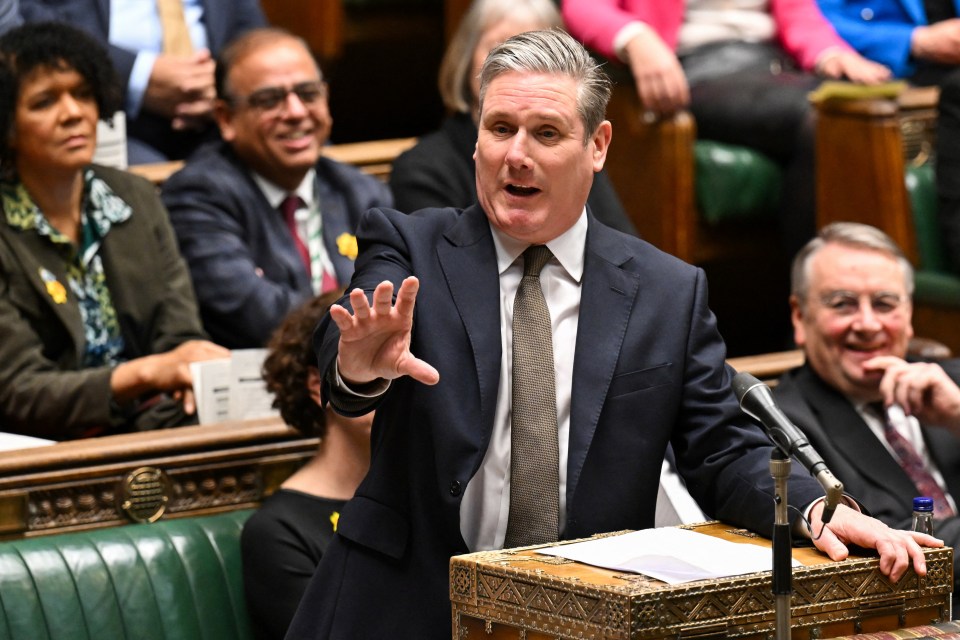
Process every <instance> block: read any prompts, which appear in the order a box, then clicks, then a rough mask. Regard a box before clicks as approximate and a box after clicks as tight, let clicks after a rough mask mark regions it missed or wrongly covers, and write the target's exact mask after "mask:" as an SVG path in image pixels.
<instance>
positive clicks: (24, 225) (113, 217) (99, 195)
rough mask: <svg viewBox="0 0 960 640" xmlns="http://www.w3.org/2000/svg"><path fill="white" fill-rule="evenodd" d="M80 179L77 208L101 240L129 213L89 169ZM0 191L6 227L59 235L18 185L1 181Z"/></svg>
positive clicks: (117, 197)
mask: <svg viewBox="0 0 960 640" xmlns="http://www.w3.org/2000/svg"><path fill="white" fill-rule="evenodd" d="M83 180H84V197H83V203H82V204H81V207H82V208H83V211H82V212H83V214H84V216H85V219H86V220H87V222H86V224H90V225H92V228H93V230H94V231H95V232H96V234H97V235H98V236H99V237H100V238H103V237H105V236H106V235H107V232H109V231H110V227H112V226H113V225H115V224H120V223H121V222H124V221H125V220H127V219H128V218H129V217H130V216H131V214H132V213H133V210H132V209H131V208H130V205H128V204H127V203H126V202H124V201H123V199H122V198H120V197H119V196H118V195H116V194H115V193H114V192H113V190H112V189H111V188H110V185H108V184H107V183H106V182H104V181H103V180H102V179H101V178H98V177H97V176H96V174H95V173H94V172H93V170H92V169H87V170H85V171H84V173H83ZM0 192H2V196H0V197H2V198H3V209H4V213H5V214H6V222H7V224H8V225H10V226H11V227H14V228H16V229H21V230H23V231H30V230H36V231H37V233H38V234H40V235H42V236H50V237H55V238H59V237H60V236H61V235H62V234H60V233H59V232H58V231H56V230H55V229H54V228H53V227H52V226H51V225H50V223H49V222H47V219H46V217H45V216H44V215H43V212H41V211H40V209H39V208H38V207H37V205H36V204H35V203H34V201H33V198H31V197H30V194H29V193H28V192H27V189H26V187H24V186H23V183H22V182H19V181H16V182H4V183H3V186H2V189H0Z"/></svg>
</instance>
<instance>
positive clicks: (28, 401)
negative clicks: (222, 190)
mask: <svg viewBox="0 0 960 640" xmlns="http://www.w3.org/2000/svg"><path fill="white" fill-rule="evenodd" d="M96 171H97V175H98V176H100V177H101V178H103V179H104V180H105V181H106V182H107V184H109V185H110V188H111V189H113V191H114V192H115V193H116V194H117V195H118V196H120V198H122V199H123V200H124V201H125V202H126V203H127V204H129V205H130V207H131V208H132V209H133V214H132V215H131V216H130V218H129V219H128V220H126V221H125V222H122V223H120V224H117V225H114V226H113V227H112V228H111V229H110V232H109V233H108V234H107V236H106V238H105V240H104V242H103V246H102V247H101V249H100V256H101V259H102V260H103V269H104V273H105V275H106V280H107V287H108V288H109V289H110V296H111V298H112V300H113V305H114V307H115V308H116V311H117V315H118V316H119V320H120V327H121V330H122V332H123V339H124V345H125V351H124V353H123V356H124V357H125V358H126V359H131V360H132V359H134V358H139V357H141V356H146V355H150V354H153V353H162V352H164V351H168V350H170V349H172V348H173V347H176V346H177V345H179V344H181V343H182V342H186V341H187V340H193V339H200V338H205V337H206V336H205V335H204V333H203V330H202V329H201V327H200V316H199V313H198V311H197V304H196V301H195V299H194V295H193V288H192V287H191V286H190V275H189V274H188V272H187V267H186V265H185V264H184V263H183V259H182V258H181V257H180V254H179V253H178V252H177V243H176V240H175V239H174V237H173V230H172V229H171V228H170V223H169V221H168V220H167V213H166V211H164V209H163V205H162V204H161V203H160V200H159V198H157V192H156V189H155V188H154V186H153V185H152V184H150V183H149V182H147V181H146V180H143V179H141V178H137V177H134V176H132V175H130V174H129V173H126V172H124V171H116V170H114V169H107V168H105V167H97V168H96ZM2 216H3V214H2V212H0V430H3V431H14V432H18V433H25V434H28V435H35V436H41V437H46V438H54V439H57V440H65V439H68V438H70V437H76V436H77V435H78V434H79V433H81V432H82V431H83V430H84V429H86V428H89V427H94V426H99V427H105V426H113V427H114V428H130V426H131V425H130V424H129V420H130V419H132V416H130V415H128V414H126V413H125V412H124V411H123V410H122V408H121V407H118V406H116V405H115V403H112V402H111V398H112V394H111V392H110V374H111V369H110V368H108V367H101V368H96V369H81V364H82V362H83V349H84V345H85V344H86V338H85V336H84V328H83V321H82V319H81V316H80V308H79V305H78V304H77V300H76V298H75V297H74V295H73V294H72V293H71V292H70V291H69V287H67V301H66V302H65V303H64V304H56V303H55V302H54V300H53V298H52V297H51V296H50V294H49V293H48V292H47V289H46V287H45V284H44V282H43V280H42V278H41V277H40V271H41V270H46V271H47V272H50V273H52V274H53V275H54V276H56V278H57V281H58V282H60V283H61V284H63V285H64V286H66V283H67V274H66V268H65V265H64V260H63V256H62V255H61V253H60V252H58V251H57V250H56V249H55V248H54V247H53V246H52V245H51V244H50V243H49V242H48V241H47V240H46V239H44V238H41V237H39V236H38V235H37V234H36V233H23V232H21V231H19V230H18V229H14V228H12V227H10V225H8V224H7V222H6V219H5V218H4V217H2ZM154 406H156V405H154ZM153 415H154V416H156V415H157V414H153ZM142 417H145V416H142ZM147 426H151V425H147ZM152 426H153V427H154V428H156V427H158V426H170V425H161V424H158V423H155V424H153V425H152Z"/></svg>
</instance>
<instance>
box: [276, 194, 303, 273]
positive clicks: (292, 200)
mask: <svg viewBox="0 0 960 640" xmlns="http://www.w3.org/2000/svg"><path fill="white" fill-rule="evenodd" d="M302 203H303V200H301V199H300V196H295V195H289V196H287V197H286V198H284V199H283V202H281V203H280V213H282V214H283V220H284V222H286V223H287V229H289V230H290V235H291V236H292V237H293V244H294V246H296V247H297V251H298V252H299V253H300V258H301V259H302V260H303V266H304V267H306V269H307V273H308V274H309V273H310V250H309V249H307V245H306V244H305V243H304V242H303V239H302V238H301V237H300V233H299V232H298V230H297V219H296V213H297V209H299V208H300V206H301V204H302Z"/></svg>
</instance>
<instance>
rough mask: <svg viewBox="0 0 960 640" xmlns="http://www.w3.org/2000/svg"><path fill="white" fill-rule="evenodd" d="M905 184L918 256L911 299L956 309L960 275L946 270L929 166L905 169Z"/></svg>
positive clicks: (932, 176) (933, 180) (959, 299)
mask: <svg viewBox="0 0 960 640" xmlns="http://www.w3.org/2000/svg"><path fill="white" fill-rule="evenodd" d="M906 183H907V194H908V195H909V196H910V208H911V212H912V214H913V226H914V230H915V232H916V236H917V252H918V254H919V256H920V265H919V268H918V269H917V274H916V283H917V289H916V292H915V294H914V298H915V299H916V301H917V302H918V303H928V304H934V305H937V306H947V307H955V308H958V309H960V277H957V276H956V275H954V274H953V273H952V272H951V271H950V268H949V266H948V263H947V259H946V255H945V253H946V251H945V249H944V246H943V242H942V240H941V234H940V228H939V226H938V223H937V193H936V183H935V175H934V167H933V165H932V164H930V163H927V164H924V165H922V166H919V167H910V168H908V169H907V174H906Z"/></svg>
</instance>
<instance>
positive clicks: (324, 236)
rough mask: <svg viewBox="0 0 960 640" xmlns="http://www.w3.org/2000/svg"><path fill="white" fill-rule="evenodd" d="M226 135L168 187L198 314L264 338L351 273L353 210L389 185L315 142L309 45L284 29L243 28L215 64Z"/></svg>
mask: <svg viewBox="0 0 960 640" xmlns="http://www.w3.org/2000/svg"><path fill="white" fill-rule="evenodd" d="M217 95H218V96H219V98H218V100H217V104H216V110H215V114H216V118H217V124H218V125H219V126H220V132H221V133H222V135H223V141H222V142H217V143H213V144H211V145H210V146H207V147H205V148H203V149H200V150H199V151H198V152H197V153H196V154H195V155H194V156H193V157H192V158H191V159H190V161H189V162H187V164H186V166H185V167H184V168H183V169H182V170H181V171H179V172H177V173H175V174H174V175H173V176H171V177H170V179H169V180H167V181H166V182H165V183H164V185H163V193H162V198H163V201H164V203H165V204H166V205H167V209H169V211H170V219H171V221H172V222H173V227H174V229H175V230H176V233H177V241H178V242H179V244H180V250H181V252H183V255H184V257H185V258H186V260H187V264H188V265H189V267H190V274H191V276H192V277H193V284H194V287H195V288H196V290H197V298H198V300H199V302H200V313H201V316H202V317H203V324H204V327H206V329H207V331H209V332H210V335H211V336H213V338H214V340H216V341H217V342H219V343H220V344H223V345H225V346H228V347H231V348H234V347H262V346H263V345H265V344H266V342H267V339H268V338H269V337H270V334H271V333H272V332H273V330H274V329H276V327H277V326H278V325H279V324H280V321H281V320H283V318H284V316H286V315H287V313H289V312H290V311H291V310H292V309H294V308H296V307H298V306H300V305H301V304H303V303H304V302H305V301H306V300H308V299H309V298H311V297H313V296H314V295H315V294H320V293H325V292H327V291H333V290H336V289H340V288H342V287H343V285H344V284H346V283H347V282H349V281H350V276H351V274H352V273H353V260H354V258H355V257H356V253H357V245H356V238H355V237H354V235H353V233H354V230H355V229H356V226H357V222H358V220H359V219H360V214H361V213H363V212H364V211H366V210H367V209H369V208H370V207H375V206H389V205H390V204H391V202H392V199H391V197H390V191H389V189H387V186H386V185H384V184H383V183H381V182H380V181H379V180H376V179H375V178H372V177H370V176H367V175H364V174H363V173H361V172H360V171H359V170H357V169H356V168H354V167H351V166H349V165H345V164H341V163H339V162H335V161H333V160H330V159H328V158H324V157H322V156H321V154H320V150H321V148H322V147H323V145H324V144H325V143H326V141H327V138H328V137H329V135H330V127H331V125H332V123H333V120H332V118H331V117H330V111H329V109H328V106H327V86H326V84H325V83H324V82H323V76H322V75H321V73H320V69H319V68H318V67H317V65H316V63H315V62H314V59H313V57H312V56H311V55H310V50H309V49H308V48H307V46H306V44H305V43H304V42H303V41H302V40H300V39H299V38H297V37H295V36H293V35H291V34H289V33H287V32H285V31H281V30H279V29H261V30H256V31H252V32H250V33H248V34H246V35H243V36H241V37H240V38H239V39H237V40H236V41H235V42H234V43H233V44H231V45H230V46H229V47H227V49H226V50H225V51H224V52H223V56H222V57H221V58H220V60H219V61H218V63H217Z"/></svg>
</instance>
